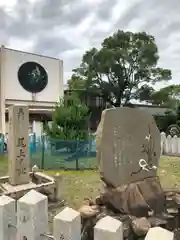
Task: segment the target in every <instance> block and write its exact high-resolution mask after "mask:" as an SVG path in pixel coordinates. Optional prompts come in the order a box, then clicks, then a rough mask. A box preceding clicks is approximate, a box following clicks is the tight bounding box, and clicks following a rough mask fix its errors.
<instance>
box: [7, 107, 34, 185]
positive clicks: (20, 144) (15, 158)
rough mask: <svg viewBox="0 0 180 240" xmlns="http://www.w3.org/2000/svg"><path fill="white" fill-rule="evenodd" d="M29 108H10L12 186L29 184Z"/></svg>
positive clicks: (9, 149) (10, 180)
mask: <svg viewBox="0 0 180 240" xmlns="http://www.w3.org/2000/svg"><path fill="white" fill-rule="evenodd" d="M28 127H29V110H28V106H18V105H16V106H14V105H13V106H11V107H10V108H9V134H8V138H9V141H8V145H9V146H8V158H9V159H8V165H9V177H10V178H9V183H10V184H11V185H21V184H27V183H29V181H30V178H29V149H28V146H29V144H28Z"/></svg>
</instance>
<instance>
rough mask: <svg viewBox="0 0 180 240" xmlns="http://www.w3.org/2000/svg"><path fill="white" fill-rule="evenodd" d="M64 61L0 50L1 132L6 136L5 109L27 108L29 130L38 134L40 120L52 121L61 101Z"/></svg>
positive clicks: (6, 116) (6, 119) (6, 117)
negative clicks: (12, 106) (17, 105)
mask: <svg viewBox="0 0 180 240" xmlns="http://www.w3.org/2000/svg"><path fill="white" fill-rule="evenodd" d="M63 94H64V91H63V61H62V60H59V59H55V58H50V57H45V56H41V55H37V54H32V53H26V52H21V51H17V50H12V49H8V48H5V47H4V46H2V47H1V48H0V132H1V133H4V134H5V133H7V132H8V107H9V106H10V105H12V104H19V105H20V104H23V105H24V104H25V105H28V106H29V118H30V126H33V132H40V131H41V126H42V120H48V119H50V118H51V113H52V109H53V107H54V105H55V103H56V102H57V100H58V99H59V98H61V97H63Z"/></svg>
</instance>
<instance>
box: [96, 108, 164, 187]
mask: <svg viewBox="0 0 180 240" xmlns="http://www.w3.org/2000/svg"><path fill="white" fill-rule="evenodd" d="M132 116H133V118H132ZM96 143H97V158H98V161H99V170H100V174H101V177H102V179H103V181H105V183H106V184H108V185H111V186H114V187H118V186H121V185H123V184H129V183H133V182H136V181H140V180H143V179H145V178H147V177H155V176H156V175H157V166H158V162H159V158H160V149H161V147H160V133H159V130H158V128H157V126H156V123H155V121H154V118H153V116H152V115H151V114H150V113H148V112H146V111H144V110H141V109H138V108H128V107H120V108H113V109H106V110H104V111H103V113H102V116H101V122H100V124H99V126H98V130H97V132H96Z"/></svg>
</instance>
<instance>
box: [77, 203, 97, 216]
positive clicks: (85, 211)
mask: <svg viewBox="0 0 180 240" xmlns="http://www.w3.org/2000/svg"><path fill="white" fill-rule="evenodd" d="M78 212H80V214H81V217H83V218H91V217H95V216H97V215H98V214H99V213H100V210H99V207H98V206H97V205H94V206H89V205H83V206H82V207H80V208H79V210H78Z"/></svg>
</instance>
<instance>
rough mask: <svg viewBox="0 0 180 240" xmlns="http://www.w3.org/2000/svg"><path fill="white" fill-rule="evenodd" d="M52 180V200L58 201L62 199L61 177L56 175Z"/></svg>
mask: <svg viewBox="0 0 180 240" xmlns="http://www.w3.org/2000/svg"><path fill="white" fill-rule="evenodd" d="M54 179H55V183H56V187H55V193H54V199H55V200H56V201H58V200H60V199H61V197H62V176H61V175H60V174H59V173H56V175H55V176H54Z"/></svg>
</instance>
